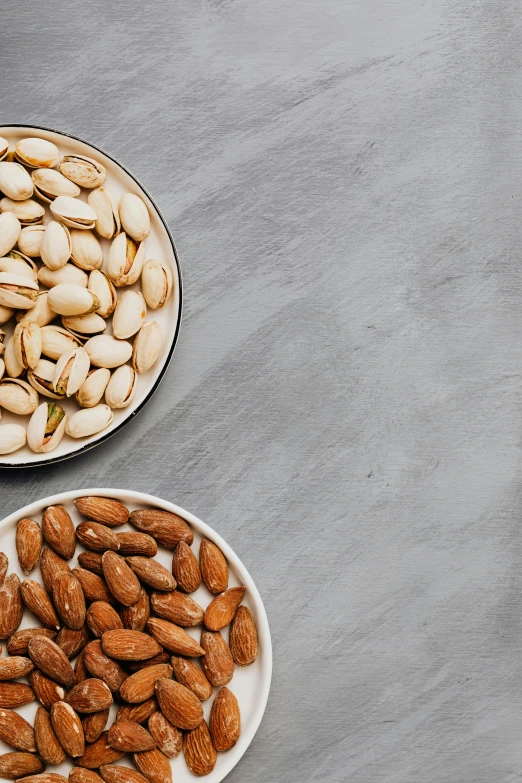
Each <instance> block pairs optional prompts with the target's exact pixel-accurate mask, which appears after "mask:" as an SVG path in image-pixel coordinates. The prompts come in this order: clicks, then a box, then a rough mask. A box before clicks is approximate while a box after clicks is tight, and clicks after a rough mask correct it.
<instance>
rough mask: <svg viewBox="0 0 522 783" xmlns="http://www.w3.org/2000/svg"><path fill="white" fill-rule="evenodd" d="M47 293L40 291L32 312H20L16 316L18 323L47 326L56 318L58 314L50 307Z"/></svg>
mask: <svg viewBox="0 0 522 783" xmlns="http://www.w3.org/2000/svg"><path fill="white" fill-rule="evenodd" d="M47 294H48V292H47V291H40V292H39V294H38V298H37V300H36V304H35V306H34V307H32V308H31V309H30V310H19V311H18V314H17V316H16V320H17V321H18V322H22V321H34V322H35V323H36V324H38V326H47V324H50V323H51V321H54V319H55V318H56V313H55V312H54V310H51V308H50V307H49V302H48V301H47V300H48V296H47Z"/></svg>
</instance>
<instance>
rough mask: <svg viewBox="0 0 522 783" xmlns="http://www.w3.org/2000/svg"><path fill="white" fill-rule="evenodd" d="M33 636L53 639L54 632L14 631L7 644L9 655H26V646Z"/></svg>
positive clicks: (42, 629)
mask: <svg viewBox="0 0 522 783" xmlns="http://www.w3.org/2000/svg"><path fill="white" fill-rule="evenodd" d="M33 636H47V638H48V639H55V638H56V631H51V629H50V628H24V629H23V630H22V631H16V633H14V634H13V635H12V636H10V637H9V641H8V642H7V652H8V653H9V655H27V645H28V644H29V641H30V640H31V639H32V638H33Z"/></svg>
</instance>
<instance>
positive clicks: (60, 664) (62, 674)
mask: <svg viewBox="0 0 522 783" xmlns="http://www.w3.org/2000/svg"><path fill="white" fill-rule="evenodd" d="M27 650H28V652H29V657H30V658H31V660H32V662H33V663H34V664H35V666H38V668H39V669H40V670H41V671H42V672H43V673H44V674H46V675H47V676H48V677H51V678H52V679H53V680H55V681H56V682H59V683H60V685H65V687H66V688H70V687H71V686H73V685H74V683H75V682H76V677H75V674H74V671H73V668H72V666H71V664H70V663H69V660H68V658H67V656H66V654H65V653H64V651H63V650H61V649H60V648H59V647H58V645H57V644H55V642H53V641H51V639H46V637H45V636H35V637H34V638H33V639H31V641H30V642H29V644H28V647H27ZM44 706H45V705H44Z"/></svg>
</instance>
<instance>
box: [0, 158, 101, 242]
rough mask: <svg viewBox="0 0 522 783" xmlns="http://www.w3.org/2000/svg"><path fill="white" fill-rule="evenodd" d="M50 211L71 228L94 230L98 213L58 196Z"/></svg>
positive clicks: (77, 202)
mask: <svg viewBox="0 0 522 783" xmlns="http://www.w3.org/2000/svg"><path fill="white" fill-rule="evenodd" d="M0 165H1V164H0ZM50 209H51V212H52V214H53V215H54V217H55V218H56V220H58V221H59V222H60V223H63V224H64V225H66V226H68V227H69V228H80V229H86V228H94V223H95V220H96V212H95V211H94V209H92V207H90V206H89V205H88V204H86V203H85V201H80V199H79V198H70V197H69V196H58V198H55V200H54V201H52V202H51V205H50Z"/></svg>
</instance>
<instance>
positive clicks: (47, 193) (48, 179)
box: [31, 169, 81, 204]
mask: <svg viewBox="0 0 522 783" xmlns="http://www.w3.org/2000/svg"><path fill="white" fill-rule="evenodd" d="M31 179H32V180H33V186H34V195H35V196H37V197H38V198H40V199H41V200H42V201H45V203H46V204H50V203H51V201H54V199H55V198H57V197H58V196H69V197H70V198H76V197H77V196H79V195H80V193H81V190H80V188H79V187H78V185H75V183H74V182H71V181H70V180H69V179H67V177H64V176H63V174H60V172H59V171H56V170H55V169H35V170H34V171H32V172H31Z"/></svg>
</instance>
